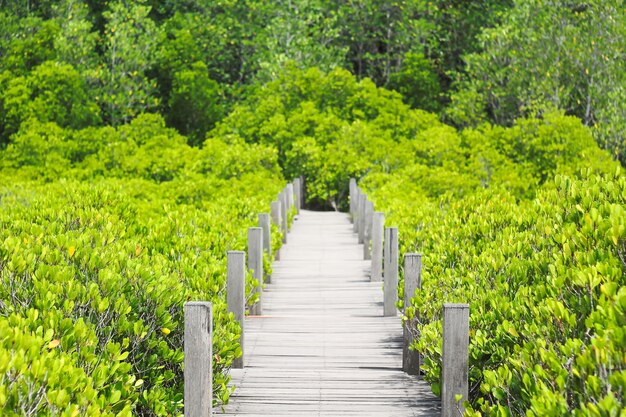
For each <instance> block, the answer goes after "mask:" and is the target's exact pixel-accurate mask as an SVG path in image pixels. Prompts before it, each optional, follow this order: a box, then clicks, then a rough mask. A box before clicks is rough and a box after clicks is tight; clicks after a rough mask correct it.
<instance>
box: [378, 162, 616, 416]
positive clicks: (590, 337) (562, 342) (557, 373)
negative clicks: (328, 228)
mask: <svg viewBox="0 0 626 417" xmlns="http://www.w3.org/2000/svg"><path fill="white" fill-rule="evenodd" d="M385 182H386V181H385ZM383 183H384V182H381V180H380V179H378V180H377V179H372V180H371V184H372V189H371V192H370V195H372V196H373V198H374V201H375V203H376V204H377V207H378V208H379V209H382V210H385V211H386V212H387V213H388V216H389V222H390V223H394V224H397V225H398V226H399V227H400V236H401V252H413V251H418V252H421V253H423V254H424V273H423V275H422V283H423V286H422V289H421V290H418V291H417V292H416V294H415V296H414V297H413V298H412V304H411V306H409V308H408V312H407V316H408V317H409V319H410V322H411V326H412V327H413V326H414V331H415V332H416V333H417V334H418V335H419V340H418V342H417V343H416V344H415V346H414V348H416V349H417V350H419V351H420V352H422V353H423V354H424V365H423V370H424V372H425V375H426V378H427V380H429V381H430V382H432V383H433V389H434V391H435V392H438V390H439V377H440V366H441V310H442V305H443V303H444V302H469V304H470V329H471V333H470V403H471V407H470V408H469V410H470V411H469V412H468V415H479V412H480V413H484V414H485V415H494V416H500V415H531V416H561V415H566V414H567V415H570V414H571V415H581V416H583V415H584V416H592V415H593V416H595V415H616V414H615V413H616V412H619V410H621V409H623V407H624V403H623V398H624V391H625V390H626V380H625V379H624V372H626V368H625V366H624V361H623V352H624V350H625V349H626V343H625V341H626V338H625V337H624V335H625V333H624V331H625V330H624V329H626V292H625V291H626V286H625V282H624V270H625V268H626V264H625V263H624V253H625V250H626V246H624V241H626V212H625V211H624V210H623V206H624V203H625V201H624V196H626V179H625V178H624V177H623V176H621V175H619V174H617V175H615V176H613V175H606V176H594V175H593V174H591V170H589V173H586V174H584V175H583V176H582V177H580V178H572V177H567V176H557V177H556V179H555V182H554V185H551V184H547V185H546V186H545V187H543V189H542V190H540V191H539V192H538V193H537V197H536V199H535V200H522V201H519V202H518V201H517V200H516V198H515V197H514V196H513V195H511V194H510V193H508V192H506V191H504V190H483V191H479V192H476V193H472V194H470V195H467V196H465V197H463V198H461V199H446V200H440V201H437V200H430V199H428V198H424V197H423V196H422V197H420V196H419V194H420V193H419V192H418V191H417V190H418V188H416V187H412V188H411V187H407V184H408V183H409V181H406V182H404V183H400V184H401V186H400V187H398V185H397V184H396V185H395V186H393V187H392V188H389V187H391V186H389V187H387V188H385V187H384V186H383V187H382V188H380V189H375V187H376V186H377V185H380V184H383ZM404 187H406V188H404ZM407 188H408V189H409V190H415V191H413V192H412V193H410V194H406V195H403V193H405V190H406V189H407Z"/></svg>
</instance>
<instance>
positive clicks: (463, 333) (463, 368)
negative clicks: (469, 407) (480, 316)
mask: <svg viewBox="0 0 626 417" xmlns="http://www.w3.org/2000/svg"><path fill="white" fill-rule="evenodd" d="M468 348H469V305H468V304H444V305H443V346H442V351H441V353H442V364H441V406H442V409H441V416H442V417H453V416H454V417H457V416H459V415H463V412H464V410H465V408H464V407H463V402H464V401H467V399H468V396H467V395H468V372H469V370H468V364H469V351H468ZM459 394H460V395H461V400H460V401H457V400H456V396H457V395H459Z"/></svg>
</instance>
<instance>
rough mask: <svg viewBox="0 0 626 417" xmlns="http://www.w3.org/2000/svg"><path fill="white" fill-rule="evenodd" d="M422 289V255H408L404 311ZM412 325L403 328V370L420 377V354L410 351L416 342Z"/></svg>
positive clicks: (405, 264)
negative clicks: (410, 327) (410, 328)
mask: <svg viewBox="0 0 626 417" xmlns="http://www.w3.org/2000/svg"><path fill="white" fill-rule="evenodd" d="M418 288H422V255H421V254H419V253H407V254H405V255H404V310H405V311H406V309H407V307H409V306H410V305H411V298H412V297H413V296H414V295H415V291H416V290H417V289H418ZM409 326H410V323H409V322H405V323H404V326H403V329H402V331H403V340H404V343H403V347H402V369H403V370H404V372H406V373H407V374H409V375H418V374H419V372H420V354H419V352H417V351H415V350H411V349H409V347H410V346H411V343H413V341H414V340H415V339H414V338H413V334H412V333H411V331H410V330H409Z"/></svg>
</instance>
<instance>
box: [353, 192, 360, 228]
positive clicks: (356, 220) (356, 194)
mask: <svg viewBox="0 0 626 417" xmlns="http://www.w3.org/2000/svg"><path fill="white" fill-rule="evenodd" d="M360 202H361V189H360V188H359V187H358V186H357V187H356V189H355V191H354V217H353V220H352V231H353V232H355V233H358V231H359V203H360Z"/></svg>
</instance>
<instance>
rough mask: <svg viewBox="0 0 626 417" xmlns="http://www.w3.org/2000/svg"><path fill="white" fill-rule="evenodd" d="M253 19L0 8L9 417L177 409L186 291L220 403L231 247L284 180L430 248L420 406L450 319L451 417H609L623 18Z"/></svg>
mask: <svg viewBox="0 0 626 417" xmlns="http://www.w3.org/2000/svg"><path fill="white" fill-rule="evenodd" d="M153 3H154V4H153ZM209 3H210V4H209ZM265 3H266V2H256V1H252V0H249V1H241V2H237V1H224V2H207V3H206V4H205V3H204V2H201V1H198V2H194V1H189V2H177V1H172V2H150V1H140V2H130V3H128V4H127V3H124V2H118V1H114V2H110V3H109V4H106V3H103V2H95V1H90V0H86V1H84V2H81V1H71V0H64V1H61V2H46V1H43V2H38V3H37V5H36V6H34V5H33V4H32V2H28V1H24V2H5V1H2V0H0V22H1V24H0V28H2V29H0V143H1V146H2V147H1V148H0V413H1V414H2V415H7V416H20V415H37V416H48V415H62V416H80V415H94V416H98V415H100V416H118V415H119V416H130V415H145V416H151V415H156V416H165V415H179V414H181V412H182V410H183V404H182V377H181V375H182V306H183V303H184V302H185V301H187V300H191V299H203V300H208V301H211V302H212V303H213V306H214V319H215V323H214V329H215V332H216V334H215V337H214V348H213V350H214V353H215V356H214V357H213V358H211V360H212V361H213V367H214V369H215V372H214V387H215V388H214V389H215V392H214V398H215V399H216V401H217V402H218V403H223V402H226V401H228V396H229V391H228V389H227V386H226V384H227V382H228V380H229V377H228V371H229V368H230V364H231V362H232V360H233V358H235V357H236V356H237V355H239V354H240V352H239V345H238V343H237V339H238V335H239V328H238V326H237V324H236V323H235V322H234V321H233V319H232V316H230V315H229V314H228V313H226V309H225V293H224V291H225V288H224V286H225V268H226V263H225V255H226V251H227V250H229V249H244V248H245V245H246V229H247V227H249V226H252V225H254V224H255V223H256V214H257V213H258V212H263V211H267V210H268V208H269V203H270V201H271V200H273V199H274V198H275V195H276V193H277V192H278V191H279V190H280V189H281V188H282V185H283V183H284V179H290V178H293V177H295V176H299V175H303V176H304V177H305V178H306V184H307V195H306V196H307V199H308V200H307V204H309V205H310V206H312V207H324V208H329V207H336V208H339V209H345V208H346V207H347V203H348V202H347V194H348V181H349V178H351V177H355V178H357V179H359V181H360V184H361V186H362V187H363V188H364V189H365V190H366V191H367V192H368V194H369V196H370V198H371V199H372V200H373V201H374V202H375V204H376V206H377V207H378V208H380V209H381V210H383V211H385V212H386V215H387V219H388V224H391V223H393V224H394V225H397V226H398V227H399V231H400V240H401V242H400V244H401V250H402V252H409V251H411V252H413V251H419V252H421V253H423V255H424V274H423V288H422V289H421V290H420V291H418V292H417V293H416V294H415V297H413V299H412V303H411V306H407V307H408V312H407V317H406V319H407V320H409V323H410V326H411V329H412V330H413V331H415V332H417V333H418V334H419V336H420V337H419V341H418V342H417V344H416V346H415V347H416V348H417V349H418V350H420V351H421V352H422V353H423V354H424V368H423V369H424V372H425V378H426V379H427V380H428V381H429V382H430V383H431V384H432V386H433V390H434V391H435V392H437V390H438V382H439V367H440V359H441V358H440V356H441V347H440V340H441V317H440V311H441V304H442V302H444V301H459V302H468V303H470V309H471V310H470V311H471V316H470V320H471V323H470V327H471V335H470V399H469V404H468V415H489V416H510V415H511V416H513V415H515V416H517V415H527V416H537V417H539V416H555V417H556V416H562V415H575V416H602V417H604V416H606V417H613V416H619V417H623V416H624V415H625V414H624V410H625V409H626V405H625V404H624V402H625V401H624V396H625V391H626V356H625V354H624V352H626V286H625V282H624V281H625V278H624V276H625V274H624V272H625V269H626V266H625V265H626V243H625V242H626V213H625V212H624V207H625V203H626V201H625V200H626V179H625V178H624V176H623V174H622V173H621V171H620V167H619V163H618V162H616V161H615V159H620V158H621V159H622V161H623V159H624V158H623V148H622V147H623V132H624V131H626V128H625V127H624V126H625V124H624V122H623V120H624V117H623V115H624V113H623V112H624V109H625V108H626V107H624V106H625V100H624V85H626V83H624V79H623V77H624V74H626V71H625V70H624V68H623V65H624V62H626V61H625V60H623V59H620V55H619V53H620V52H619V51H623V50H625V48H622V47H621V46H623V45H624V42H625V39H626V37H625V36H624V28H626V24H624V13H623V7H622V6H620V5H619V3H618V2H613V1H606V2H599V1H589V2H586V3H584V4H582V3H581V4H578V3H577V2H571V4H570V3H568V4H565V3H563V4H560V3H558V2H556V3H555V2H546V1H541V0H533V1H512V2H490V1H479V2H467V4H466V5H451V4H449V2H444V1H433V2H423V1H417V0H416V1H411V2H400V1H397V2H385V4H386V5H387V6H388V8H387V9H385V8H384V7H382V6H381V5H382V3H381V4H379V3H377V2H375V1H371V2H362V3H358V2H356V3H345V4H343V3H342V4H339V3H337V4H334V3H333V5H332V6H331V5H324V4H322V3H321V2H320V3H318V2H314V1H310V2H305V1H293V2H290V3H289V4H290V5H291V6H287V5H286V4H282V3H280V2H278V3H277V4H276V5H274V6H272V5H267V4H265ZM387 3H388V4H387ZM462 3H464V4H465V2H462ZM470 3H471V4H473V5H474V6H470V5H469V4H470ZM389 4H390V5H391V6H389ZM360 5H362V6H363V7H360ZM444 6H445V7H444ZM289 7H294V8H297V11H298V13H291V12H293V11H294V10H290V9H289ZM620 7H622V8H620ZM286 10H289V12H290V13H286V12H285V11H286ZM555 19H556V20H555ZM554 21H557V22H559V25H554V24H553V22H554ZM268 22H269V23H271V24H267V23H268ZM366 23H367V24H368V25H370V26H371V29H372V30H371V31H363V30H362V28H363V25H364V24H366ZM391 23H393V24H394V25H393V27H396V28H397V29H396V31H395V32H393V33H390V32H389V31H386V30H384V29H385V28H387V27H389V24H391ZM311 28H315V30H311ZM453 28H454V29H453ZM287 29H288V31H287ZM322 29H323V30H322ZM361 33H368V34H371V36H369V35H368V36H364V37H361V36H356V35H358V34H361ZM589 33H595V34H597V36H595V35H594V36H586V35H588V34H589ZM279 34H289V35H290V36H291V38H290V39H292V40H295V41H293V42H290V43H287V42H286V40H285V39H284V38H283V37H282V35H280V36H279ZM468 34H471V35H472V36H469V35H468ZM315 36H319V38H316V37H315ZM319 45H323V46H324V47H323V48H320V47H319ZM381 45H382V46H381ZM529 45H530V46H529ZM539 45H541V47H540V46H539ZM620 45H621V46H620ZM457 47H458V49H457ZM557 61H558V62H559V63H560V64H559V65H557V66H556V67H555V66H554V62H557ZM311 66H314V67H319V68H321V69H316V68H313V69H307V68H308V67H311ZM366 77H369V78H366ZM383 86H385V87H388V89H385V88H382V87H383ZM391 89H393V90H396V92H394V91H391ZM435 112H436V113H435ZM437 113H438V114H437ZM442 120H443V121H442ZM276 232H277V230H276ZM273 235H274V239H275V242H274V247H277V246H278V245H280V236H279V235H278V233H274V234H273ZM265 261H266V263H267V266H266V267H269V266H270V265H269V259H266V260H265ZM254 284H255V283H254V282H253V281H252V277H251V276H249V277H248V282H247V285H248V294H251V292H250V290H251V288H253V286H254ZM399 291H402V285H400V287H399ZM401 295H402V294H401ZM400 299H402V297H400ZM249 302H250V303H253V302H254V299H253V298H252V297H249Z"/></svg>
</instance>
